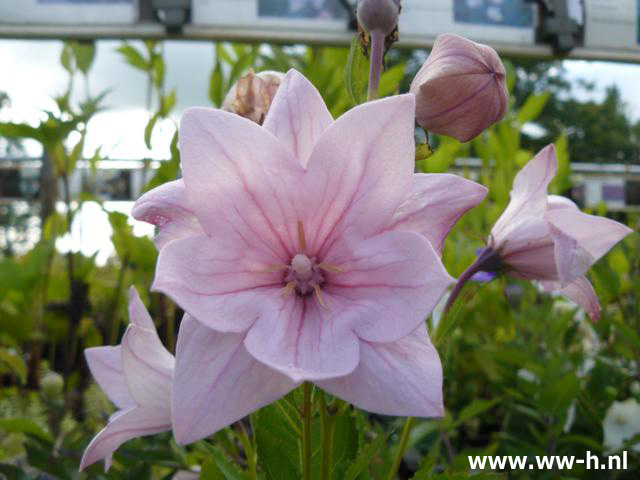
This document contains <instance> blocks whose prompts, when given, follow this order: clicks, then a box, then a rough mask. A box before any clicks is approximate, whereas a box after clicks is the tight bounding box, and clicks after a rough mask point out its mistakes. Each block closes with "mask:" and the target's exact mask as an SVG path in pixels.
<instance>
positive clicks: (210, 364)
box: [172, 315, 296, 444]
mask: <svg viewBox="0 0 640 480" xmlns="http://www.w3.org/2000/svg"><path fill="white" fill-rule="evenodd" d="M244 337H245V335H244V334H239V333H218V332H215V331H214V330H211V329H210V328H208V327H205V326H204V325H202V323H200V322H198V321H197V320H195V319H194V318H191V317H189V316H188V315H186V316H185V318H184V319H183V320H182V324H181V325H180V333H179V335H178V346H177V353H176V370H175V374H174V381H173V405H172V417H173V430H174V435H175V437H176V440H177V441H178V443H180V444H187V443H191V442H194V441H196V440H199V439H201V438H204V437H207V436H209V435H212V434H213V433H215V432H216V431H218V430H220V429H221V428H224V427H226V426H227V425H229V424H231V423H233V422H235V421H236V420H239V419H241V418H242V417H244V416H246V415H248V414H249V413H251V412H253V411H255V410H257V409H259V408H261V407H263V406H265V405H268V404H269V403H271V402H273V401H275V400H277V399H278V398H280V397H282V396H283V395H285V394H286V393H287V392H289V391H290V390H292V389H294V388H295V387H296V384H295V383H294V382H292V381H291V380H289V378H288V377H286V376H284V375H282V374H280V373H277V372H276V371H275V370H272V369H270V368H269V367H267V366H265V365H263V364H262V363H260V362H258V361H257V360H256V359H255V358H253V357H252V356H251V355H249V353H248V352H247V350H246V349H245V347H244V344H243V341H244Z"/></svg>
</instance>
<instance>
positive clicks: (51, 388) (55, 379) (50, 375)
mask: <svg viewBox="0 0 640 480" xmlns="http://www.w3.org/2000/svg"><path fill="white" fill-rule="evenodd" d="M40 387H41V388H42V393H43V394H44V396H46V397H47V398H51V399H54V398H57V397H59V396H61V395H62V390H63V389H64V380H63V378H62V375H60V374H59V373H56V372H47V373H46V374H45V375H44V377H42V380H41V381H40Z"/></svg>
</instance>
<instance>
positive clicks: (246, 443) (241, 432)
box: [237, 420, 258, 480]
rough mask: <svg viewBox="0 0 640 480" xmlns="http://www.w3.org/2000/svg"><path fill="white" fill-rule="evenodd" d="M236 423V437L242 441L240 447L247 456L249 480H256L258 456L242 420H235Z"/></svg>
mask: <svg viewBox="0 0 640 480" xmlns="http://www.w3.org/2000/svg"><path fill="white" fill-rule="evenodd" d="M237 425H238V437H240V442H241V443H242V447H243V448H244V454H245V455H246V457H247V463H248V464H249V478H251V480H257V478H258V458H257V455H256V451H255V449H254V448H253V445H252V444H251V440H249V435H247V430H246V429H245V428H244V425H243V424H242V421H241V420H240V421H238V422H237Z"/></svg>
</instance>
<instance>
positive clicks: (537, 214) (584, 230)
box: [489, 145, 632, 319]
mask: <svg viewBox="0 0 640 480" xmlns="http://www.w3.org/2000/svg"><path fill="white" fill-rule="evenodd" d="M556 170H557V160H556V152H555V147H554V146H553V145H549V146H547V147H546V148H544V149H543V150H541V151H540V153H538V154H537V155H536V156H535V157H534V158H533V159H532V160H531V161H530V162H529V163H528V164H527V165H525V166H524V168H523V169H522V170H520V171H519V172H518V174H517V175H516V177H515V179H514V181H513V189H512V191H511V201H510V202H509V205H508V206H507V209H506V210H505V211H504V213H503V214H502V216H501V217H500V218H499V219H498V221H497V222H496V224H495V225H494V226H493V229H492V230H491V237H490V239H489V247H490V248H491V249H492V250H493V251H494V252H496V253H497V255H498V257H499V259H500V262H502V264H504V265H505V266H506V267H507V268H508V271H509V273H510V275H513V276H517V277H521V278H528V279H533V280H540V281H541V284H542V286H543V287H544V288H545V289H546V290H558V291H560V292H561V293H563V294H564V295H565V296H566V297H567V298H569V299H571V300H573V301H574V302H576V303H577V304H579V305H580V306H582V307H583V308H584V309H585V311H586V312H587V313H589V315H591V317H592V318H594V319H597V318H598V317H599V315H600V304H599V303H598V298H597V297H596V294H595V292H594V290H593V287H592V286H591V283H589V280H587V278H586V277H585V276H584V274H585V273H586V271H587V270H588V269H589V268H590V267H591V265H593V264H594V263H595V262H596V261H597V260H598V259H599V258H600V257H602V256H603V255H604V254H605V253H607V252H608V251H609V250H610V249H611V248H612V247H613V246H614V245H615V244H616V243H617V242H619V241H620V240H622V239H623V238H624V237H625V236H627V235H628V234H629V233H631V232H632V230H631V229H630V228H628V227H626V226H625V225H622V224H621V223H618V222H616V221H614V220H610V219H608V218H604V217H598V216H595V215H588V214H586V213H583V212H581V211H580V210H579V209H578V207H577V206H576V205H575V204H574V203H573V202H572V201H571V200H569V199H567V198H564V197H560V196H556V195H547V187H548V186H549V183H550V182H551V180H552V179H553V177H554V176H555V174H556Z"/></svg>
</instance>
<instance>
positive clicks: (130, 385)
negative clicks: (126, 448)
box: [80, 287, 174, 470]
mask: <svg viewBox="0 0 640 480" xmlns="http://www.w3.org/2000/svg"><path fill="white" fill-rule="evenodd" d="M130 297H131V298H130V301H129V319H130V321H131V324H130V325H129V326H128V327H127V330H126V332H125V334H124V336H123V337H122V343H121V344H120V345H118V346H115V347H95V348H88V349H87V350H85V356H86V359H87V363H88V364H89V369H90V370H91V373H92V374H93V376H94V378H95V379H96V381H97V382H98V384H99V385H100V387H101V388H102V390H104V392H105V393H106V394H107V396H108V397H109V399H110V400H111V401H112V402H113V403H114V404H115V405H116V406H117V407H118V408H119V410H118V411H117V412H116V413H114V414H113V415H112V416H111V418H110V419H109V423H108V424H107V426H106V427H105V428H103V429H102V430H101V431H100V432H99V433H98V434H97V435H96V436H95V437H94V438H93V440H92V441H91V443H90V444H89V446H88V447H87V449H86V450H85V452H84V455H83V457H82V461H81V462H80V470H83V469H85V468H86V467H88V466H89V465H91V464H93V463H95V462H97V461H99V460H103V459H104V461H105V470H108V469H109V467H110V466H111V458H112V455H113V452H114V451H115V450H116V449H117V448H118V447H119V446H120V445H121V444H123V443H124V442H126V441H127V440H131V439H132V438H135V437H140V436H144V435H152V434H155V433H160V432H164V431H166V430H171V406H170V405H171V378H172V376H173V368H174V358H173V356H172V355H171V354H170V353H169V352H168V351H167V350H166V349H165V348H164V346H163V345H162V343H161V342H160V339H159V338H158V334H157V333H156V329H155V326H154V324H153V321H152V320H151V317H150V316H149V313H148V312H147V310H146V309H145V307H144V304H143V303H142V301H141V300H140V297H139V296H138V292H136V290H135V288H133V287H132V288H131V291H130Z"/></svg>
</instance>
